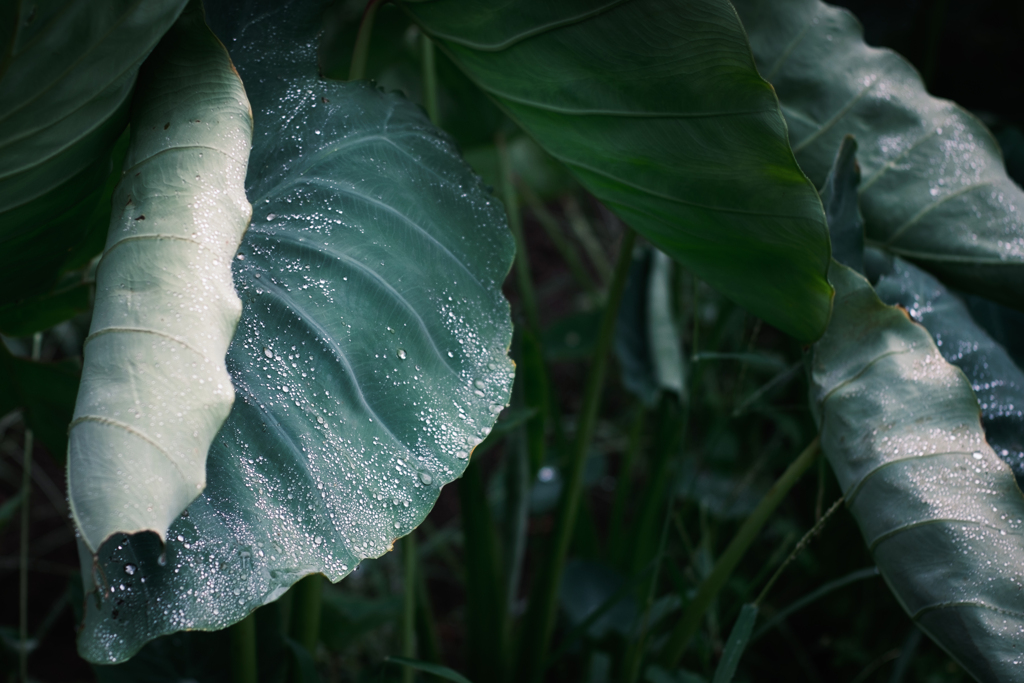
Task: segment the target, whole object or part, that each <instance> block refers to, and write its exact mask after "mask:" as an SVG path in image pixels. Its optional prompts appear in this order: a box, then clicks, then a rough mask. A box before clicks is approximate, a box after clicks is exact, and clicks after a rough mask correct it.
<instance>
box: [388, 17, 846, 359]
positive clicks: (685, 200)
mask: <svg viewBox="0 0 1024 683" xmlns="http://www.w3.org/2000/svg"><path fill="white" fill-rule="evenodd" d="M405 8H406V10H407V11H408V12H409V13H410V15H412V17H413V19H414V20H415V21H416V22H417V23H419V24H420V26H421V27H422V28H423V29H424V31H426V32H427V33H428V34H429V35H431V36H432V37H433V38H434V40H435V41H437V42H438V44H439V45H440V46H441V47H442V49H445V50H446V51H447V52H448V53H449V55H450V56H451V57H452V58H453V59H454V61H455V62H456V63H457V64H458V65H459V66H460V67H461V68H462V69H463V70H464V71H465V72H466V74H467V75H468V76H469V77H470V78H471V79H472V80H473V81H474V82H475V83H476V84H477V85H478V86H479V87H480V88H482V89H483V90H484V91H485V92H487V93H488V94H489V95H491V97H492V98H493V99H494V100H495V102H497V103H498V105H499V106H501V107H502V108H503V109H504V110H505V111H506V112H507V113H508V114H509V115H510V116H511V117H512V118H513V119H514V120H515V121H516V122H517V123H518V124H519V125H520V126H521V127H522V128H523V129H524V130H525V131H526V132H528V133H529V134H530V135H531V136H532V137H533V138H534V139H536V140H537V141H538V143H540V144H541V146H543V147H544V148H545V150H546V151H547V152H548V153H549V154H551V155H552V156H554V157H555V158H556V159H558V160H560V161H562V162H563V163H564V164H566V166H568V168H569V169H570V170H571V171H572V172H573V173H574V174H575V175H576V176H577V178H579V179H580V181H581V182H582V183H583V184H584V185H585V186H586V187H587V189H589V190H590V191H591V192H593V193H594V194H595V195H596V196H597V197H598V198H599V199H600V200H601V201H603V202H604V203H605V204H606V205H607V206H608V207H609V208H610V209H612V210H613V211H615V212H616V213H618V214H619V216H621V217H622V218H623V219H625V220H626V222H627V223H629V224H630V226H631V227H633V228H634V229H636V230H637V231H638V232H640V233H641V234H643V235H645V236H646V237H648V238H649V239H651V241H652V242H654V243H655V244H656V245H657V246H658V247H659V248H660V249H661V250H663V251H664V252H666V253H667V254H669V255H670V256H672V257H673V258H675V259H677V260H679V261H681V262H683V263H684V264H686V265H687V266H688V267H690V268H692V269H693V270H694V271H695V272H697V273H698V274H699V275H700V276H701V277H702V278H705V279H706V280H708V281H709V282H711V283H712V284H713V285H714V286H715V287H716V288H718V289H720V290H721V291H722V292H723V293H725V294H726V295H728V296H729V297H730V298H732V299H733V300H735V301H737V302H738V303H740V304H742V305H743V306H745V307H747V308H749V309H750V310H751V311H752V312H754V313H756V314H757V315H759V316H761V317H763V318H765V319H767V320H768V321H770V322H772V323H773V324H775V325H777V326H779V327H781V328H782V329H784V330H786V331H787V332H789V333H791V334H793V335H795V336H797V337H799V338H801V339H806V340H813V339H815V338H817V336H818V335H819V334H820V333H821V331H822V329H824V325H825V322H826V320H827V317H828V310H829V304H830V294H831V291H830V289H829V286H828V284H827V282H826V280H825V279H824V272H825V270H826V269H827V264H828V240H827V237H826V232H827V229H826V227H825V221H824V216H823V214H822V210H821V204H820V202H819V201H818V198H817V194H816V193H815V192H813V188H812V186H811V185H810V184H809V182H808V181H807V179H806V177H805V176H804V175H803V174H802V173H801V172H800V170H799V168H798V167H797V166H796V164H795V161H794V159H793V157H792V152H791V150H790V149H789V146H788V145H787V144H786V132H785V123H784V121H783V119H782V116H781V113H780V111H779V106H778V102H777V100H776V99H775V96H774V93H773V92H772V90H771V88H769V87H768V86H767V84H766V83H765V82H764V81H763V80H761V79H760V77H758V75H757V72H756V69H755V68H754V66H753V64H752V62H751V59H750V52H749V48H748V46H747V44H746V41H745V38H744V36H743V32H742V29H741V27H740V25H739V22H738V20H737V18H736V15H735V11H734V10H733V9H732V8H731V6H729V4H728V3H726V2H718V1H717V0H706V1H702V2H692V3H673V2H662V1H661V0H635V1H632V2H605V3H583V2H569V3H542V2H535V3H530V2H522V3H515V4H509V5H507V6H503V7H501V8H496V9H493V10H492V9H486V10H485V9H484V8H483V6H481V7H480V8H476V9H474V8H467V7H466V6H465V4H464V3H458V2H447V1H445V0H440V1H435V2H414V3H407V4H406V5H405ZM654 16H657V17H658V21H650V20H649V19H650V17H654ZM555 65H557V68H556V67H555ZM752 283H756V285H754V284H752Z"/></svg>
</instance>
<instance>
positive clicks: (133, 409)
mask: <svg viewBox="0 0 1024 683" xmlns="http://www.w3.org/2000/svg"><path fill="white" fill-rule="evenodd" d="M251 140H252V119H251V118H250V112H249V102H248V101H247V100H246V97H245V90H244V88H243V87H242V82H241V81H240V80H239V78H238V74H237V73H235V70H234V68H233V67H232V65H231V60H230V58H229V57H228V54H227V51H226V50H225V49H224V46H223V45H221V44H220V42H219V41H218V40H217V38H216V37H215V36H214V35H213V34H212V33H211V32H210V30H209V29H208V28H207V27H206V23H205V22H204V20H203V13H202V8H201V6H200V5H199V4H198V3H193V4H192V5H190V6H189V7H188V9H186V11H185V12H184V13H183V14H182V16H181V18H179V19H178V21H177V23H175V25H174V26H173V27H172V28H171V30H170V31H168V32H167V35H166V36H164V39H163V40H162V41H161V42H160V44H159V46H157V48H156V50H154V51H153V54H152V55H151V56H150V59H149V60H147V62H146V64H145V65H144V66H143V67H142V70H141V71H140V75H139V87H138V90H137V92H136V93H135V104H134V107H133V114H132V141H131V146H130V147H129V150H128V156H127V158H126V160H125V170H124V176H123V180H122V181H121V184H120V185H119V186H118V188H117V190H116V192H115V193H114V205H115V206H116V207H117V209H116V210H115V211H114V214H113V216H112V218H111V224H110V231H109V234H108V237H107V246H106V248H105V249H104V252H103V259H102V261H101V262H100V265H99V268H98V270H97V274H96V303H95V306H94V308H93V318H92V326H91V328H90V330H89V336H88V337H87V338H86V340H85V347H84V357H85V360H84V366H83V368H82V383H81V386H80V388H79V393H78V402H77V403H76V405H75V414H74V418H73V420H72V422H71V427H70V429H69V452H68V498H69V500H70V503H71V511H72V516H73V517H74V520H75V524H76V526H77V528H78V531H79V533H80V534H81V537H82V540H83V541H84V542H85V544H86V545H87V546H88V547H89V548H90V549H91V550H92V551H93V552H95V551H98V550H99V548H100V545H101V544H102V543H103V541H105V540H106V539H107V538H109V537H110V536H111V535H112V534H114V533H117V532H122V533H135V532H139V531H147V530H148V531H152V532H154V533H156V534H157V535H158V536H159V537H160V538H164V534H165V533H166V532H167V527H169V526H170V524H171V522H172V521H174V519H175V518H176V517H177V516H178V515H180V514H181V511H182V510H184V509H185V507H186V506H188V504H189V503H191V502H192V501H193V500H194V499H195V497H196V496H197V495H199V493H200V491H202V490H203V487H204V486H205V485H206V454H207V451H208V450H209V448H210V443H211V442H212V441H213V438H214V436H215V435H216V434H217V431H218V430H219V429H220V427H221V425H222V424H223V423H224V420H225V419H226V418H227V416H228V413H229V412H230V410H231V404H232V401H233V400H234V392H233V390H232V386H231V378H230V376H229V375H228V371H227V367H226V366H225V363H224V355H225V353H226V352H227V348H228V344H229V343H230V342H231V337H232V335H233V334H234V332H235V326H236V325H237V324H238V318H239V314H240V312H241V302H240V301H239V299H238V295H237V294H235V289H234V285H233V282H232V278H231V262H232V260H233V259H234V256H235V251H236V250H237V249H238V245H239V243H240V242H241V240H242V234H243V233H244V232H245V229H246V227H248V225H249V218H250V216H251V215H252V208H251V207H250V206H249V203H248V202H247V201H246V198H245V188H244V180H245V169H246V161H247V159H248V154H249V146H250V144H251Z"/></svg>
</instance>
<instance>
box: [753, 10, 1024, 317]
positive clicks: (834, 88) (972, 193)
mask: <svg viewBox="0 0 1024 683" xmlns="http://www.w3.org/2000/svg"><path fill="white" fill-rule="evenodd" d="M735 4H736V9H737V10H738V11H739V13H740V16H741V18H742V19H743V24H744V26H745V27H746V29H747V35H748V36H749V37H750V45H751V47H752V48H753V51H754V58H755V59H756V61H757V64H758V68H759V69H760V71H761V75H762V76H764V77H765V78H766V79H767V80H768V81H769V82H771V84H772V85H773V86H775V90H776V91H777V92H778V95H779V100H780V101H781V102H782V109H783V112H784V113H785V114H786V122H787V123H788V124H789V139H790V142H791V143H792V145H793V150H794V151H795V152H796V156H797V160H798V161H799V162H800V166H801V168H803V169H804V171H805V172H806V173H807V175H808V176H810V178H811V180H813V181H814V182H815V183H819V184H820V183H822V182H823V181H824V179H825V176H826V175H827V174H828V170H829V168H831V166H832V160H833V155H834V153H835V150H836V149H837V148H838V147H839V144H840V141H841V140H842V139H843V137H844V136H846V135H853V136H854V137H855V138H856V139H857V144H858V145H859V152H858V160H859V162H860V166H861V172H862V176H863V181H862V182H861V184H860V207H861V211H863V213H864V221H865V228H866V231H867V240H868V243H869V244H873V245H876V246H881V247H883V248H885V249H887V250H889V251H891V252H893V253H895V254H899V255H900V256H904V257H906V258H909V259H911V260H914V261H916V262H918V263H919V264H921V265H922V266H924V267H925V268H927V269H928V270H930V271H932V272H934V273H936V274H937V275H939V276H940V277H941V278H942V279H943V280H944V281H945V282H947V283H949V284H951V285H954V286H956V287H959V288H962V289H965V290H967V291H971V292H975V293H978V294H983V295H985V296H988V297H990V298H993V299H996V300H998V301H1001V302H1003V303H1006V304H1008V305H1011V306H1015V307H1018V308H1020V307H1022V306H1024V303H1022V302H1024V212H1022V211H1021V207H1022V206H1024V192H1022V191H1021V189H1020V188H1019V187H1018V186H1017V185H1015V184H1014V182H1013V181H1012V180H1010V178H1009V177H1008V176H1007V175H1006V170H1005V168H1004V165H1003V160H1002V157H1001V156H1000V153H999V145H998V144H997V143H996V141H995V139H994V138H993V136H992V134H991V133H990V132H989V131H988V130H987V129H986V128H985V126H984V125H983V124H982V123H981V122H980V121H979V120H978V119H976V118H975V117H974V116H972V115H971V114H970V113H968V112H967V111H966V110H964V109H962V108H961V107H959V106H957V105H955V104H953V103H952V102H949V101H946V100H940V99H936V98H934V97H931V96H930V95H928V93H927V92H926V91H925V89H924V85H923V83H922V82H921V78H920V76H919V75H918V74H917V72H916V71H914V68H913V67H912V66H911V65H910V64H909V63H908V62H907V61H906V60H904V59H903V58H902V57H900V56H899V55H897V54H895V53H894V52H892V51H890V50H880V49H877V48H873V47H869V46H868V45H867V44H866V43H865V42H864V39H863V32H862V30H861V26H860V24H859V23H858V22H857V20H856V19H855V18H854V17H853V15H852V14H850V13H849V12H848V11H846V10H845V9H839V8H836V7H832V6H830V5H826V4H824V3H822V2H820V1H819V0H776V1H772V2H768V1H765V0H737V2H736V3H735Z"/></svg>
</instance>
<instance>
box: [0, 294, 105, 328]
mask: <svg viewBox="0 0 1024 683" xmlns="http://www.w3.org/2000/svg"><path fill="white" fill-rule="evenodd" d="M91 290H92V286H91V285H89V284H85V283H71V284H70V285H69V286H67V287H58V288H57V289H55V290H54V291H52V292H49V293H48V294H44V295H42V296H38V297H35V298H32V299H28V300H27V301H22V302H20V303H14V304H7V305H5V306H0V333H3V334H6V335H7V336H9V337H27V336H29V335H30V334H33V333H35V332H41V331H42V330H48V329H50V328H51V327H53V326H54V325H56V324H57V323H59V322H62V321H64V320H67V319H68V318H71V317H73V316H75V315H77V314H78V313H82V312H84V311H87V310H89V298H90V297H89V294H90V293H91Z"/></svg>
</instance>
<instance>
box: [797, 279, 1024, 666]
mask: <svg viewBox="0 0 1024 683" xmlns="http://www.w3.org/2000/svg"><path fill="white" fill-rule="evenodd" d="M830 279H831V280H832V282H833V284H834V285H835V287H836V303H835V308H834V314H833V318H832V322H831V323H830V326H829V329H828V331H826V333H825V335H824V336H823V337H822V339H821V340H820V341H819V342H818V343H817V344H816V345H815V347H814V351H813V354H814V355H813V360H812V388H811V398H812V402H813V403H814V404H815V405H816V406H817V408H818V410H819V411H820V414H821V442H822V448H823V449H824V451H825V453H826V455H827V456H828V458H829V462H830V463H831V465H832V468H833V470H834V471H835V473H836V476H837V478H838V480H839V483H840V485H841V487H842V489H843V492H844V495H845V496H846V500H847V504H848V506H849V508H850V510H851V512H852V513H853V515H854V517H855V518H856V519H857V521H858V524H859V525H860V528H861V531H862V533H863V534H864V538H865V541H866V542H867V544H868V547H869V548H870V549H871V551H872V554H873V555H874V557H875V561H876V562H877V563H878V567H879V569H880V570H881V572H882V574H883V576H884V577H885V579H886V581H887V582H888V583H889V586H890V587H891V588H892V590H893V592H894V594H895V595H896V597H897V599H898V600H899V601H900V603H901V604H902V605H903V607H904V609H906V611H907V613H908V614H909V615H910V616H911V617H912V618H913V619H914V620H915V621H916V622H917V623H918V625H919V626H920V627H921V628H922V629H923V630H925V631H926V632H927V633H928V634H929V635H930V636H931V637H932V638H933V639H934V640H935V641H936V642H938V643H939V644H940V645H941V646H942V647H943V648H945V649H946V650H947V651H948V652H949V653H950V654H951V655H952V656H953V657H954V658H955V659H956V660H957V661H958V662H960V664H961V665H963V666H964V667H965V668H966V669H967V670H968V671H970V672H971V674H972V675H973V676H975V677H976V678H977V679H978V680H980V681H986V682H988V681H993V682H994V681H1005V680H1015V678H1016V677H1017V674H1018V672H1019V670H1020V665H1021V662H1022V657H1024V602H1022V601H1021V598H1020V595H1021V589H1022V587H1024V496H1022V495H1021V492H1020V490H1019V489H1018V488H1017V485H1016V482H1015V480H1014V477H1013V474H1012V472H1011V471H1010V468H1009V467H1008V466H1007V464H1006V463H1004V462H1003V461H1002V460H1001V459H1000V458H999V457H998V456H997V455H996V453H995V452H994V451H993V449H992V447H991V446H990V445H989V443H988V442H987V441H986V439H985V433H984V432H983V430H982V426H981V421H980V419H979V418H980V415H979V411H978V403H977V400H976V399H975V396H974V393H973V392H972V390H971V385H970V383H969V382H968V381H967V379H966V378H965V377H964V375H963V373H962V372H961V371H960V370H959V369H958V368H956V367H954V366H952V365H950V364H949V363H947V362H946V361H945V360H944V359H943V358H942V355H941V354H940V353H939V350H938V349H937V348H936V346H935V343H934V342H933V341H932V338H931V336H930V335H929V333H928V331H927V330H925V329H924V328H923V327H921V326H919V325H917V324H915V323H913V322H912V321H911V320H910V319H909V318H908V317H907V315H906V313H905V312H904V311H902V310H900V309H898V308H895V307H890V306H886V305H884V304H883V303H882V302H881V301H879V299H878V297H877V295H876V294H875V292H874V290H873V289H872V288H871V285H870V284H869V283H868V282H867V280H865V279H864V278H863V277H862V276H860V275H858V274H857V273H855V272H854V271H852V270H850V269H849V268H847V267H845V266H842V265H840V264H838V263H833V266H832V269H831V271H830Z"/></svg>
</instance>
